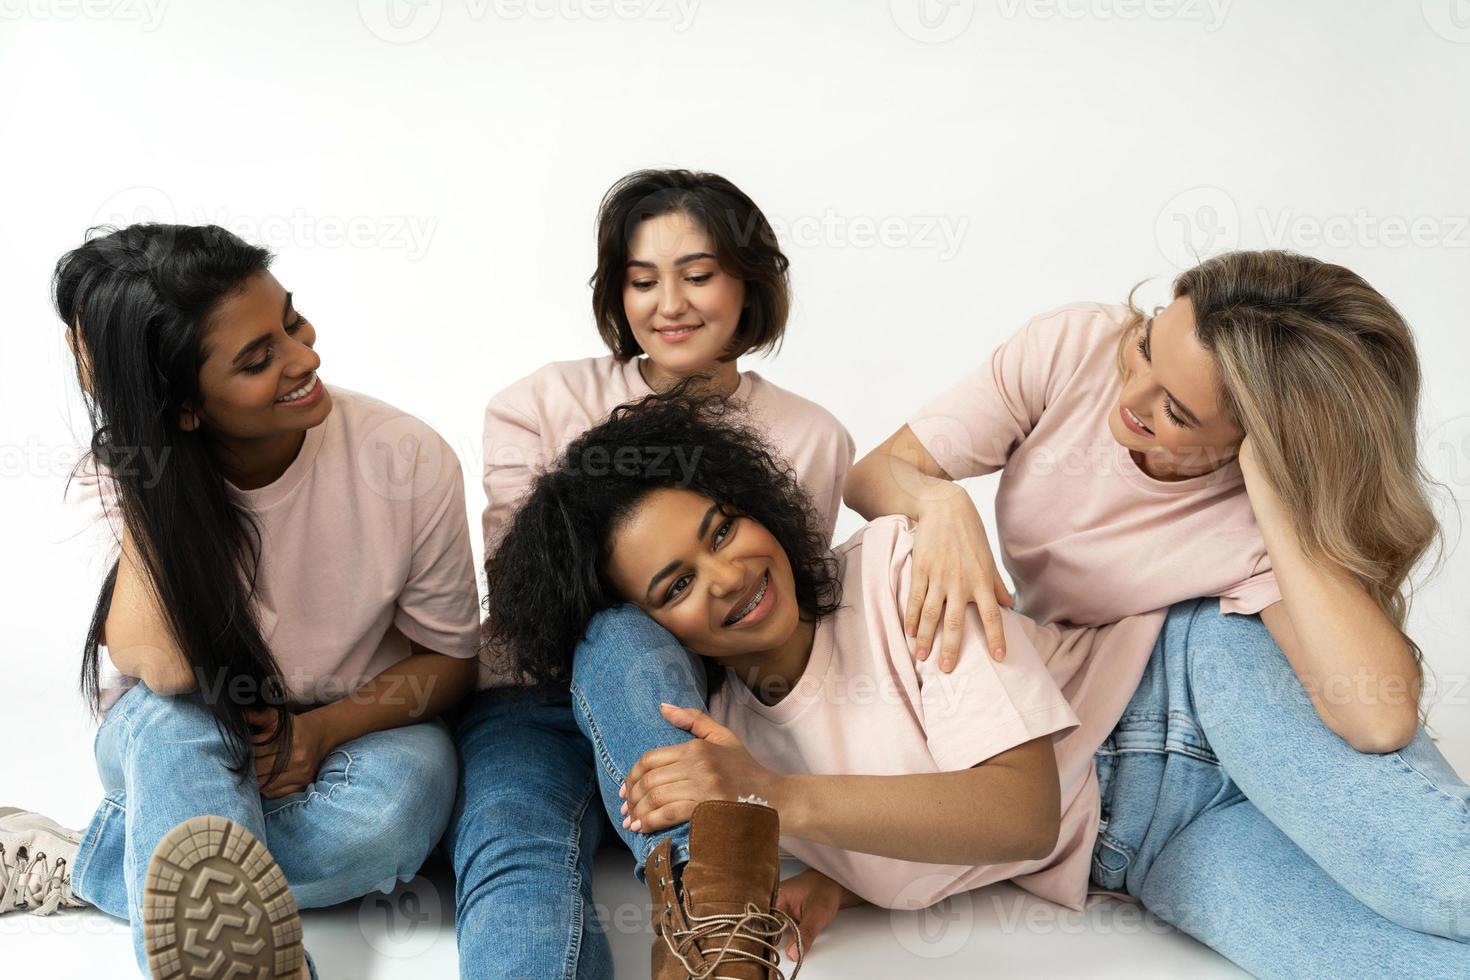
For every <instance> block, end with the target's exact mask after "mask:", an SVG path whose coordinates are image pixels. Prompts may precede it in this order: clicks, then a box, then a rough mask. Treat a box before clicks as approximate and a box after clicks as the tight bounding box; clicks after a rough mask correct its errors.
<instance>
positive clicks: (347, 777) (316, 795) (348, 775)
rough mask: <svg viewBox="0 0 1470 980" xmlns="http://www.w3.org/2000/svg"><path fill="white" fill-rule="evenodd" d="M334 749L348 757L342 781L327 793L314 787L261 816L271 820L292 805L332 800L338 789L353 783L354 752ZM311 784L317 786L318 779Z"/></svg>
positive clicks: (343, 768) (343, 769)
mask: <svg viewBox="0 0 1470 980" xmlns="http://www.w3.org/2000/svg"><path fill="white" fill-rule="evenodd" d="M332 751H333V752H340V753H342V755H343V756H345V757H346V758H347V765H345V766H343V767H342V781H341V782H340V783H336V784H335V785H333V786H332V788H331V789H329V790H327V791H326V792H325V793H323V792H321V791H319V790H316V789H313V790H311V791H310V792H309V793H307V794H306V798H305V799H300V800H292V801H291V802H290V803H286V804H283V805H281V806H278V807H276V808H275V809H274V810H272V811H270V812H269V813H265V812H262V813H261V816H262V817H263V818H264V819H266V820H269V819H270V818H271V817H274V816H277V815H279V814H282V813H285V812H286V811H287V810H289V809H291V808H292V807H298V806H303V805H305V804H307V803H310V802H311V801H312V800H315V799H323V800H328V801H330V800H331V799H332V797H334V796H336V795H337V791H338V790H339V789H341V788H342V787H344V786H350V785H352V753H351V752H348V751H347V750H346V749H333V750H332ZM318 771H320V770H318ZM311 785H312V786H315V785H316V781H315V780H312V784H311Z"/></svg>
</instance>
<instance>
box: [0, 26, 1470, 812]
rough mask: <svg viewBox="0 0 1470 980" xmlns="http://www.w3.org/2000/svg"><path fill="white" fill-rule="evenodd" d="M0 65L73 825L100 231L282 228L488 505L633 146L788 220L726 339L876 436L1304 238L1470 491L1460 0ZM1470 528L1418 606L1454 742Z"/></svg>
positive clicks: (348, 370)
mask: <svg viewBox="0 0 1470 980" xmlns="http://www.w3.org/2000/svg"><path fill="white" fill-rule="evenodd" d="M0 92H3V93H4V96H3V98H0V193H3V211H0V283H3V288H4V300H5V306H6V316H5V322H4V328H3V330H0V366H3V372H4V375H3V384H0V522H3V523H0V528H3V535H4V537H3V559H0V596H3V603H4V604H3V613H4V634H3V641H0V642H3V649H4V653H3V657H4V662H3V667H4V670H3V675H0V676H3V681H0V692H3V693H0V718H3V719H4V722H5V733H4V737H3V738H0V774H3V786H0V797H3V799H0V804H20V805H23V806H26V807H30V808H36V809H40V810H42V811H44V812H47V813H50V814H53V815H54V816H56V817H58V818H60V819H62V820H63V821H66V822H70V823H72V824H74V825H81V824H82V823H84V822H85V821H86V819H87V818H88V816H89V815H90V813H91V810H92V808H93V807H94V806H95V804H96V800H97V797H98V789H97V786H98V784H97V780H96V777H95V775H94V774H93V769H92V762H91V755H90V746H91V740H92V728H91V725H90V723H89V721H88V718H87V715H86V712H85V710H84V708H83V705H82V703H81V700H80V698H79V696H78V694H77V691H76V675H77V669H78V665H79V657H80V646H81V640H82V636H83V633H84V629H85V621H86V617H87V614H88V613H89V611H90V609H91V605H92V602H93V600H94V597H95V593H94V590H95V585H96V581H97V576H98V572H99V566H100V561H99V558H98V556H97V555H96V554H95V552H94V551H93V545H92V541H93V539H91V538H88V537H87V536H86V535H80V536H78V535H77V534H76V531H77V514H75V513H73V512H71V511H69V510H68V509H67V508H66V507H64V506H63V503H62V499H61V498H62V490H63V486H64V484H65V480H66V474H67V471H68V469H69V467H70V465H71V463H72V462H73V461H74V460H75V459H76V456H77V452H78V447H79V446H80V445H81V444H82V440H83V438H84V436H85V434H86V419H85V414H84V412H83V410H82V408H81V404H80V401H79V399H78V398H77V396H76V395H75V394H74V392H73V389H74V387H75V386H74V383H73V380H72V376H71V373H70V372H71V368H70V364H69V362H68V358H67V356H66V350H65V347H64V344H63V342H62V328H61V325H60V324H59V323H58V322H57V321H56V319H55V317H54V314H53V313H52V311H51V309H50V307H49V297H48V285H49V276H50V273H51V270H52V267H53V265H54V263H55V261H56V259H57V258H58V257H59V256H60V255H61V253H62V252H64V251H65V250H67V249H69V248H71V247H73V246H75V245H76V244H78V243H79V242H80V241H81V240H82V236H83V233H84V231H85V229H86V228H87V227H88V226H90V225H94V224H98V223H103V222H109V223H127V222H130V221H134V220H143V219H153V220H172V221H180V222H188V223H204V222H214V223H218V224H222V225H225V226H227V227H229V228H231V229H233V230H235V231H236V232H238V233H240V234H241V235H243V236H244V237H246V238H247V239H251V240H253V241H257V242H260V243H263V244H266V245H268V246H270V247H271V248H273V249H274V250H275V251H276V252H277V253H278V255H279V258H278V260H277V263H276V266H275V272H276V275H277V276H278V277H279V278H280V279H281V280H282V282H283V283H285V284H286V286H287V288H288V289H291V290H294V291H295V294H296V297H297V303H298V306H299V308H300V309H301V310H303V311H304V312H306V313H307V314H308V315H309V316H310V317H311V318H312V319H313V321H314V322H315V323H316V324H317V327H318V330H319V333H320V342H319V347H318V349H319V350H320V352H321V353H322V356H323V364H322V369H321V371H322V377H323V378H324V380H326V382H327V383H328V384H329V385H330V384H338V385H342V386H345V387H349V388H355V389H358V390H361V391H365V392H369V393H371V394H373V395H376V396H378V397H381V398H383V399H385V400H387V401H389V402H392V403H394V404H397V405H398V406H400V407H401V408H404V409H406V410H408V411H411V412H413V413H414V414H417V415H419V416H420V417H422V418H424V419H425V420H427V421H428V422H430V423H431V424H432V425H434V426H435V427H436V428H437V429H438V430H439V431H440V432H442V433H443V434H444V435H445V437H446V438H447V439H448V440H449V441H450V443H451V444H452V445H453V446H454V448H455V449H456V451H457V452H458V453H459V456H460V459H461V461H462V463H463V465H464V468H465V475H466V490H467V494H468V499H469V507H470V511H471V514H470V520H471V526H472V527H475V528H477V527H478V511H479V507H480V505H481V501H482V494H481V491H480V487H479V471H480V463H481V448H480V423H481V414H482V411H483V408H484V403H485V401H486V399H487V397H488V396H489V395H490V394H491V393H493V392H494V391H496V390H498V389H500V388H502V387H503V386H505V385H506V384H508V383H510V382H512V381H514V380H515V379H517V378H519V377H521V376H523V375H525V374H526V373H528V372H530V371H531V370H533V369H535V368H536V367H538V366H539V365H541V364H543V363H545V362H546V361H549V360H554V359H564V358H573V357H582V356H587V355H593V354H598V353H601V349H600V347H599V342H598V339H597V336H596V333H595V331H594V329H593V326H592V321H591V316H590V313H589V307H590V291H589V289H588V286H587V278H588V275H589V274H590V273H591V271H592V265H593V258H594V250H593V240H592V229H593V218H594V214H595V210H596V207H597V204H598V201H599V199H600V197H601V195H602V193H603V191H604V190H605V189H606V188H607V187H608V186H609V185H610V184H611V183H612V182H613V181H614V180H615V179H616V178H618V177H619V176H621V175H623V174H624V173H626V172H628V171H630V170H634V169H637V168H642V167H650V166H657V167H662V166H683V167H689V168H695V169H707V170H714V171H717V172H719V173H722V174H724V175H726V176H728V177H729V178H731V179H732V180H734V181H735V182H736V183H737V184H739V185H740V186H741V187H742V188H744V189H745V190H746V191H748V192H749V193H750V194H751V195H752V196H753V197H754V198H755V200H756V201H757V202H758V203H759V204H760V205H761V206H762V208H763V209H764V210H765V212H766V213H767V215H768V216H770V218H771V220H772V222H773V224H774V225H775V226H776V228H777V231H778V233H779V235H780V237H781V240H782V244H783V246H784V247H785V249H786V251H787V253H788V254H789V256H790V257H791V260H792V277H793V280H794V284H795V290H796V307H795V311H794V315H793V318H792V322H791V325H790V328H789V333H788V339H787V342H786V344H785V347H784V349H783V350H782V351H781V353H780V355H779V356H778V357H776V358H774V359H769V360H765V361H761V360H749V361H747V362H745V364H744V366H746V367H748V368H755V369H756V370H758V371H760V372H761V373H762V374H764V375H766V376H767V377H769V378H770V379H772V380H773V381H775V382H776V383H778V384H781V385H783V386H786V387H789V388H792V389H794V390H796V391H798V392H800V393H801V394H803V395H805V396H807V397H810V398H812V399H814V400H816V401H818V402H820V403H821V404H823V405H825V406H827V407H828V408H830V409H831V410H832V411H833V412H835V413H836V414H837V416H838V417H839V418H841V419H842V420H843V421H844V422H845V423H846V424H847V426H848V428H849V429H850V430H851V431H852V433H853V435H854V437H855V439H856V440H857V443H858V447H859V452H860V453H861V452H865V451H867V450H868V449H870V448H871V447H872V446H873V445H875V444H876V443H877V442H878V441H880V440H881V439H883V438H884V437H886V436H887V435H888V434H889V433H890V432H891V431H892V430H894V429H895V428H896V427H897V426H898V425H899V424H900V423H901V422H902V421H903V420H904V418H905V416H906V414H907V413H908V412H910V411H911V410H912V409H913V408H915V407H916V406H918V405H919V404H921V403H922V402H923V401H925V400H926V399H928V398H929V397H930V396H931V395H932V394H934V393H935V392H937V391H939V390H941V389H943V388H945V387H947V386H948V385H950V384H951V383H952V382H953V381H955V380H956V379H957V378H959V377H960V376H961V375H962V374H963V373H965V372H966V371H967V370H968V369H969V368H971V367H972V366H973V365H975V364H976V363H978V362H979V361H980V360H981V359H982V358H984V357H986V356H987V354H988V353H989V351H990V350H991V349H992V348H993V347H994V346H995V345H996V344H997V343H999V342H1000V341H1001V340H1003V339H1004V338H1005V337H1007V336H1008V335H1009V334H1010V333H1011V332H1013V331H1014V330H1015V329H1016V328H1017V327H1018V326H1019V325H1020V324H1021V323H1023V322H1024V321H1025V320H1026V318H1027V317H1029V316H1031V315H1032V314H1034V313H1037V312H1039V311H1042V310H1045V309H1048V308H1051V307H1053V306H1057V305H1059V304H1062V303H1065V302H1068V301H1072V300H1079V299H1098V300H1108V301H1117V300H1121V299H1122V298H1123V297H1124V296H1125V295H1126V293H1127V291H1128V289H1129V287H1131V286H1132V285H1133V284H1134V283H1135V282H1138V281H1139V280H1143V279H1151V282H1150V283H1149V285H1148V286H1146V287H1145V289H1144V291H1143V293H1142V298H1143V300H1144V301H1145V303H1146V304H1152V303H1154V302H1156V301H1160V300H1162V299H1163V297H1164V296H1165V295H1166V293H1167V288H1168V283H1169V280H1170V277H1171V276H1172V275H1173V274H1175V273H1177V272H1178V271H1180V270H1181V269H1182V268H1184V267H1185V266H1187V265H1190V264H1192V263H1193V257H1194V256H1196V255H1208V254H1210V253H1211V252H1214V251H1218V250H1220V249H1224V248H1229V247H1233V246H1241V247H1258V248H1259V247H1286V248H1294V249H1298V250H1300V251H1304V252H1308V253H1310V254H1312V255H1316V256H1319V257H1321V258H1324V259H1328V260H1331V261H1336V262H1340V263H1343V264H1345V265H1347V266H1349V267H1351V268H1352V269H1354V270H1356V271H1358V272H1359V273H1361V274H1362V275H1364V276H1365V277H1366V278H1367V279H1368V280H1369V281H1370V282H1371V283H1373V284H1374V285H1375V286H1377V287H1378V288H1379V289H1380V290H1382V291H1383V292H1384V293H1385V294H1386V295H1387V296H1388V297H1389V298H1390V299H1392V300H1393V301H1394V302H1395V303H1396V304H1398V306H1399V307H1400V308H1401V309H1402V310H1403V311H1404V313H1405V314H1406V315H1407V317H1408V319H1409V321H1410V322H1411V323H1412V324H1413V326H1414V328H1415V330H1416V333H1417V336H1418V339H1419V343H1420V345H1421V352H1422V357H1423V363H1424V370H1425V380H1426V391H1425V395H1426V397H1425V402H1424V431H1423V432H1422V433H1421V436H1422V438H1423V440H1424V455H1425V460H1426V462H1427V464H1428V465H1429V467H1430V468H1431V470H1432V471H1433V472H1434V473H1435V474H1436V476H1437V477H1438V478H1439V479H1440V480H1442V481H1443V482H1444V483H1445V484H1446V486H1447V488H1448V492H1447V493H1446V494H1445V497H1444V509H1445V514H1446V517H1447V529H1448V532H1449V536H1450V543H1451V544H1452V545H1453V544H1454V543H1455V542H1456V541H1457V539H1458V521H1459V519H1458V516H1457V511H1458V508H1459V507H1460V506H1463V504H1464V503H1465V501H1467V500H1470V386H1467V383H1466V369H1467V367H1470V340H1467V334H1466V330H1465V327H1466V310H1467V309H1470V190H1467V182H1466V179H1465V176H1466V174H1467V172H1470V166H1467V164H1470V125H1467V114H1466V101H1467V96H1470V4H1467V3H1465V2H1464V0H1424V2H1423V3H1421V2H1419V0H1393V2H1382V0H1312V2H1305V0H1295V2H1291V3H1282V2H1279V0H993V2H991V0H906V2H900V0H893V2H888V0H862V2H836V0H830V2H824V3H814V2H813V3H798V2H791V0H787V2H781V0H762V2H757V0H746V2H735V0H392V2H384V0H362V2H353V0H332V2H326V0H322V2H316V3H310V4H306V3H294V2H284V0H280V2H256V3H248V4H246V3H236V4H227V3H212V2H204V0H189V2H186V0H0ZM974 492H975V495H976V498H977V500H978V501H979V503H980V505H981V510H982V514H983V515H984V516H985V518H986V520H987V522H989V524H990V526H991V527H993V526H994V524H993V509H992V507H991V499H992V496H993V493H994V485H993V482H991V481H979V482H977V484H976V485H975V488H974ZM1038 506H1045V501H1038ZM858 523H859V520H858V518H857V516H856V515H855V514H853V513H851V512H847V513H844V514H843V517H842V521H841V524H840V526H839V534H840V535H842V536H845V535H846V534H847V533H850V532H851V531H852V530H853V529H854V528H855V527H856V526H857V524H858ZM1467 547H1470V546H1462V547H1460V548H1458V549H1456V550H1454V551H1452V552H1451V554H1450V556H1449V557H1448V559H1447V560H1446V562H1445V563H1444V565H1443V567H1442V570H1441V571H1440V573H1439V575H1438V576H1437V577H1436V578H1434V579H1433V580H1432V581H1431V582H1430V583H1429V585H1428V586H1427V587H1426V588H1424V589H1423V590H1422V592H1421V594H1420V596H1419V598H1418V600H1417V602H1416V604H1415V607H1414V613H1413V618H1412V622H1411V626H1412V632H1413V634H1414V636H1415V637H1416V638H1417V639H1418V640H1419V642H1420V643H1421V644H1422V646H1423V647H1424V648H1425V650H1426V652H1427V656H1428V660H1429V663H1430V665H1431V667H1432V668H1433V671H1434V673H1435V675H1436V678H1435V679H1436V683H1435V685H1434V686H1433V687H1432V693H1433V697H1434V698H1435V701H1436V704H1435V707H1434V708H1433V713H1432V716H1431V719H1432V721H1433V722H1434V724H1435V725H1436V727H1437V728H1438V729H1439V730H1440V731H1441V732H1443V733H1444V734H1446V735H1447V736H1451V737H1460V738H1462V739H1463V738H1465V737H1470V710H1467V707H1466V706H1467V704H1470V686H1467V666H1466V660H1465V646H1466V638H1467V636H1470V553H1467ZM478 557H479V556H478V543H477V558H478ZM1149 560H1150V558H1149V555H1148V554H1147V552H1141V553H1140V554H1139V556H1138V561H1139V562H1140V563H1145V562H1147V561H1149ZM1127 571H1128V570H1127V569H1110V570H1107V571H1106V572H1104V574H1127Z"/></svg>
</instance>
